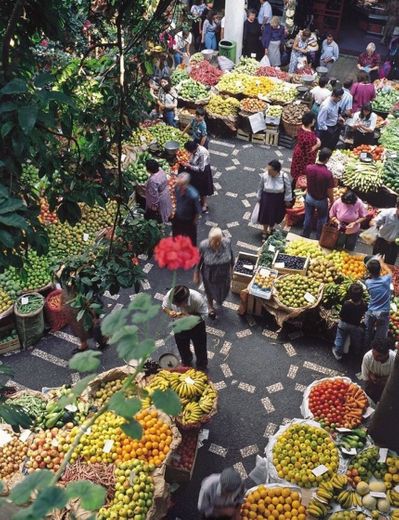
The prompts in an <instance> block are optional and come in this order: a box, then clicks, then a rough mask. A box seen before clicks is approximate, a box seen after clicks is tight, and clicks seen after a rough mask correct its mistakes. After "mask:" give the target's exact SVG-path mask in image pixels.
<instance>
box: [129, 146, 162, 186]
mask: <svg viewBox="0 0 399 520" xmlns="http://www.w3.org/2000/svg"><path fill="white" fill-rule="evenodd" d="M149 159H153V156H152V155H151V154H150V153H149V152H141V153H139V154H137V157H136V160H135V161H134V162H133V163H130V164H129V166H128V167H127V168H126V170H125V173H126V175H127V177H128V178H129V179H131V181H132V182H133V183H137V184H145V183H146V182H147V180H148V178H149V176H150V175H149V173H148V172H147V168H146V166H145V163H146V162H147V161H148V160H149ZM157 162H158V164H159V166H160V168H162V170H164V171H165V172H168V171H169V169H170V166H169V163H168V161H166V160H165V159H159V158H157Z"/></svg>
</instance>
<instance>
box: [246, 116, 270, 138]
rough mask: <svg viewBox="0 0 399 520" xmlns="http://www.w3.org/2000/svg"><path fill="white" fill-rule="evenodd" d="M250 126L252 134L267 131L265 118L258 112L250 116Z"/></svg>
mask: <svg viewBox="0 0 399 520" xmlns="http://www.w3.org/2000/svg"><path fill="white" fill-rule="evenodd" d="M248 119H249V124H250V125H251V129H252V132H253V133H254V134H257V133H258V132H263V130H265V129H266V122H265V116H264V115H263V114H262V113H261V112H258V113H257V114H253V115H252V116H249V118H248Z"/></svg>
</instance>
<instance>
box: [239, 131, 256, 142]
mask: <svg viewBox="0 0 399 520" xmlns="http://www.w3.org/2000/svg"><path fill="white" fill-rule="evenodd" d="M251 137H252V134H251V132H245V131H244V130H241V129H240V128H239V129H238V130H237V139H240V140H241V141H247V142H251Z"/></svg>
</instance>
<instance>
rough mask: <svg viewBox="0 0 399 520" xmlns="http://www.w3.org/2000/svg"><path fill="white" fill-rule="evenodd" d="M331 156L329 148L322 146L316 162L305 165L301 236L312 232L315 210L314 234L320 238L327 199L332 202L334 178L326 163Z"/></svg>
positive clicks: (325, 219)
mask: <svg viewBox="0 0 399 520" xmlns="http://www.w3.org/2000/svg"><path fill="white" fill-rule="evenodd" d="M330 157H331V150H330V149H328V148H322V149H321V150H320V153H319V157H318V160H317V163H316V164H312V165H309V166H307V167H306V179H307V193H306V196H305V221H304V223H303V236H304V237H306V238H309V237H310V235H311V233H312V221H313V216H314V213H315V211H316V210H317V227H316V236H317V239H319V238H320V235H321V231H322V229H323V226H324V224H325V223H326V222H327V219H328V201H330V204H331V205H332V204H333V203H334V196H333V189H334V179H333V175H332V173H331V172H330V170H329V169H328V168H327V166H326V165H327V163H328V161H329V160H330Z"/></svg>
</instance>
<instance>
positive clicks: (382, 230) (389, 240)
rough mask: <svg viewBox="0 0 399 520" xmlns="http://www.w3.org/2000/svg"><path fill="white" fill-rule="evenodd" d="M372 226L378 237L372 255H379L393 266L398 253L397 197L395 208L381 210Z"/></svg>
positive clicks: (398, 221) (398, 216)
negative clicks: (374, 227) (375, 228)
mask: <svg viewBox="0 0 399 520" xmlns="http://www.w3.org/2000/svg"><path fill="white" fill-rule="evenodd" d="M374 224H375V225H376V226H377V228H378V237H377V240H376V242H375V244H374V248H373V254H374V255H377V254H380V255H382V256H383V257H384V259H385V262H386V263H387V264H390V265H395V263H396V259H397V258H398V253H399V197H398V199H397V201H396V207H395V208H389V209H383V210H381V211H380V213H379V215H378V216H377V218H376V219H375V220H374Z"/></svg>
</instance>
